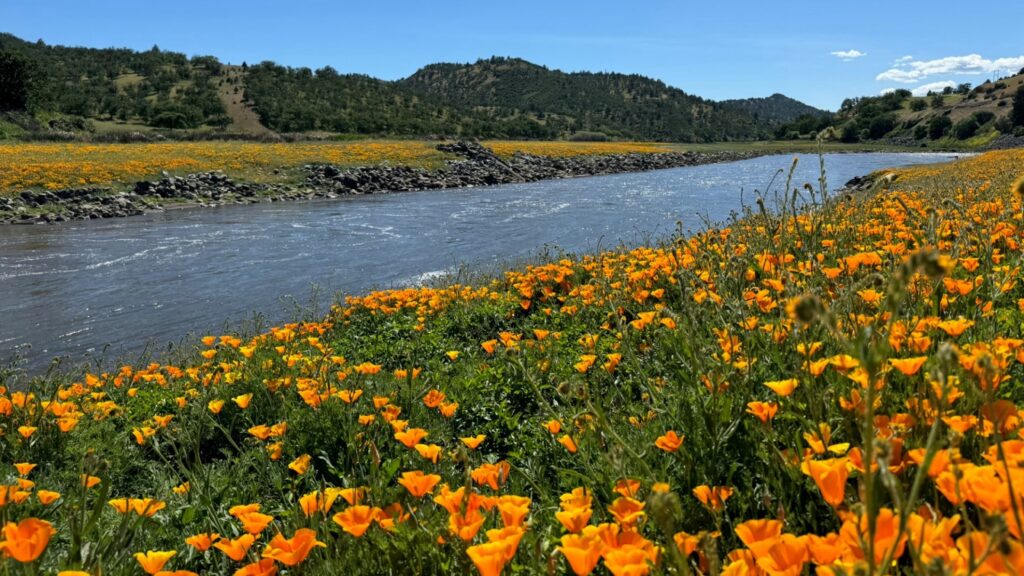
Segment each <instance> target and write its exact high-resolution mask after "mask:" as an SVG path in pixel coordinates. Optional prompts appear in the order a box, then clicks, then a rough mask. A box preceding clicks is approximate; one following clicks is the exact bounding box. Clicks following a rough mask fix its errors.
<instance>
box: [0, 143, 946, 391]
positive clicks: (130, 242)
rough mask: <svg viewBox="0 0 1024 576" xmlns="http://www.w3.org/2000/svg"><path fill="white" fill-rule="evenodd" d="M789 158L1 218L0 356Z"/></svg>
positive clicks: (214, 312)
mask: <svg viewBox="0 0 1024 576" xmlns="http://www.w3.org/2000/svg"><path fill="white" fill-rule="evenodd" d="M794 158H798V159H799V163H798V165H797V167H796V171H795V172H794V173H793V182H794V183H798V184H799V186H800V187H802V186H803V183H806V182H811V183H817V182H818V179H819V176H820V175H819V158H818V157H817V156H816V155H799V156H796V157H794V156H791V155H774V156H760V157H758V158H753V159H750V160H744V161H741V162H727V163H718V164H704V165H699V166H690V167H684V168H677V169H672V170H652V171H647V172H633V173H622V174H615V175H607V176H597V177H589V178H570V179H560V180H543V181H537V182H530V183H518V184H507V185H497V186H493V187H485V186H480V187H473V188H450V189H446V190H436V191H432V192H429V193H422V194H363V195H351V196H347V197H344V198H341V199H337V200H311V201H303V202H274V203H260V204H253V205H229V206H222V207H220V208H217V209H209V210H195V209H183V210H170V211H166V212H152V213H149V214H146V215H142V216H138V217H133V218H113V219H105V220H95V221H86V222H67V223H64V224H61V225H58V226H4V227H0V293H2V294H4V298H2V299H0V318H3V319H4V321H3V322H0V359H2V358H4V357H6V356H9V355H11V354H15V353H18V355H19V356H21V357H22V359H23V360H24V365H25V366H26V367H27V368H29V369H31V370H33V371H41V370H42V369H45V367H46V366H47V365H48V363H49V362H50V361H51V360H52V359H54V358H57V357H59V358H61V359H62V360H63V361H64V364H65V365H67V364H78V363H80V362H89V363H90V364H93V365H103V366H107V367H111V366H115V365H116V364H115V363H114V362H115V361H116V359H118V358H134V357H136V356H137V355H138V354H139V353H140V352H142V351H144V350H147V349H149V350H158V349H166V348H167V345H168V344H169V343H171V342H174V343H179V345H180V341H181V340H180V339H181V338H183V337H185V336H186V335H187V334H189V333H190V332H192V331H206V330H214V329H217V330H223V329H224V327H225V326H238V325H241V324H242V323H244V322H246V321H247V320H249V319H250V318H252V316H253V314H254V313H255V312H256V311H258V312H259V313H260V315H261V316H262V317H263V318H265V319H266V321H267V322H285V321H288V320H290V319H292V318H293V317H294V313H295V311H296V310H297V309H299V307H301V308H302V309H305V308H306V307H308V306H309V305H310V304H311V303H312V302H313V301H314V300H316V301H319V302H324V301H326V300H330V299H333V298H334V297H336V295H338V294H365V293H367V292H371V291H374V290H380V289H386V288H401V287H408V286H416V285H419V284H420V283H421V282H422V281H423V279H424V278H434V277H438V276H444V275H445V274H446V273H449V272H452V273H454V272H455V271H463V270H471V271H473V272H474V274H472V275H473V276H475V273H476V272H479V271H481V270H488V271H490V272H492V273H494V274H498V273H500V272H501V271H502V270H505V269H509V268H516V267H519V266H521V265H525V264H527V263H532V262H536V261H544V260H546V259H549V258H561V257H562V256H563V255H569V254H593V253H596V252H599V251H601V250H604V249H607V248H609V247H612V246H629V247H635V246H642V245H649V244H651V243H653V242H654V241H656V240H659V239H661V238H665V237H667V236H670V235H672V234H676V233H682V234H688V233H696V232H699V231H701V230H703V229H705V228H706V227H707V226H708V225H711V224H712V223H716V222H717V223H724V222H727V221H729V219H730V218H731V217H732V215H733V214H741V213H744V211H745V208H744V207H745V204H744V200H745V201H746V205H750V204H751V203H752V202H754V200H755V199H756V197H757V196H758V195H759V193H760V195H761V196H763V197H765V200H766V204H767V207H768V208H771V207H772V206H774V202H773V201H772V198H773V197H774V196H775V193H776V192H778V191H779V188H780V187H782V186H783V185H784V178H782V177H775V178H774V185H771V184H772V180H773V176H774V175H775V174H777V173H778V171H779V170H780V169H781V170H788V169H789V168H790V167H791V166H792V164H793V160H794ZM951 159H952V156H951V155H937V154H898V153H897V154H891V153H868V154H828V155H826V156H825V163H826V168H827V176H828V181H829V182H830V183H831V184H830V186H829V188H830V189H831V190H833V191H835V190H837V188H839V186H841V185H842V184H843V183H844V182H847V181H848V180H850V179H853V178H855V177H858V176H863V175H865V174H870V173H873V172H876V171H883V170H884V169H886V168H888V167H892V166H901V165H912V164H922V163H935V162H941V161H948V160H951ZM770 185H771V186H770ZM769 186H770V187H769ZM496 263H503V265H501V266H495V264H496ZM458 278H459V281H464V279H465V278H464V277H463V276H461V275H460V276H459V277H458ZM311 286H316V290H317V293H318V294H319V295H320V297H319V298H315V299H314V298H313V289H312V288H311ZM225 287H230V289H226V288H225ZM268 287H272V289H271V288H268Z"/></svg>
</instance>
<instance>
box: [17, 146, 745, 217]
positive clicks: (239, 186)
mask: <svg viewBox="0 0 1024 576" xmlns="http://www.w3.org/2000/svg"><path fill="white" fill-rule="evenodd" d="M438 149H439V150H441V151H442V152H447V153H450V154H453V155H455V156H457V157H458V158H459V159H457V160H450V161H448V162H447V163H446V165H445V166H444V167H443V168H440V169H437V170H426V169H422V168H414V167H410V166H368V167H359V168H339V167H336V166H331V165H323V164H316V165H308V166H305V167H303V170H304V172H305V177H304V179H303V181H302V182H301V183H300V184H297V185H284V184H251V183H241V182H236V181H234V180H232V179H231V178H229V177H227V176H225V175H224V174H221V173H219V172H205V173H199V174H190V175H188V176H170V175H166V174H165V175H164V176H163V177H161V178H160V179H158V180H154V181H142V182H137V183H136V184H135V185H134V186H133V187H131V188H130V189H128V190H114V189H110V188H82V189H67V190H56V191H25V192H22V193H21V194H18V195H15V196H10V197H6V198H3V197H0V224H3V223H6V224H34V223H57V222H66V221H70V220H89V219H97V218H116V217H124V216H135V215H138V214H144V213H146V212H152V211H160V210H166V209H168V208H171V207H180V206H220V205H225V204H250V203H255V202H277V201H287V200H302V199H314V198H337V197H339V196H345V195H353V194H383V193H389V192H409V191H413V190H437V189H442V188H462V187H469V186H490V185H494V184H511V183H516V182H535V181H537V180H549V179H556V178H573V177H578V176H598V175H606V174H619V173H623V172H642V171H646V170H659V169H664V168H678V167H681V166H695V165H698V164H711V163H716V162H731V161H735V160H743V159H746V158H752V157H754V156H756V155H757V154H756V153H753V152H707V153H698V152H663V153H650V154H615V155H606V156H569V157H547V156H533V155H529V154H516V155H514V156H512V157H511V158H507V159H502V158H500V157H498V156H497V155H495V154H494V153H493V152H492V151H491V150H489V149H488V148H485V147H484V146H481V145H480V144H477V143H475V142H454V143H446V144H440V145H438Z"/></svg>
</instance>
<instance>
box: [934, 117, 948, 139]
mask: <svg viewBox="0 0 1024 576" xmlns="http://www.w3.org/2000/svg"><path fill="white" fill-rule="evenodd" d="M952 127H953V121H952V120H950V119H949V118H948V117H947V116H936V117H934V118H932V119H931V120H929V121H928V137H929V138H931V139H932V140H938V139H939V138H942V137H943V136H945V135H946V132H948V131H949V129H950V128H952Z"/></svg>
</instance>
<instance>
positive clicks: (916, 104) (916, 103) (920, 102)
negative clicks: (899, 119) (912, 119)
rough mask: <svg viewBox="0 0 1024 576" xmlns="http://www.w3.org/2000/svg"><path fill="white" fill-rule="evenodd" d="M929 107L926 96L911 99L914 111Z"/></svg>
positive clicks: (911, 107)
mask: <svg viewBox="0 0 1024 576" xmlns="http://www.w3.org/2000/svg"><path fill="white" fill-rule="evenodd" d="M927 107H928V103H927V102H925V101H924V98H914V99H913V100H911V101H910V110H911V111H912V112H920V111H921V110H924V109H925V108H927Z"/></svg>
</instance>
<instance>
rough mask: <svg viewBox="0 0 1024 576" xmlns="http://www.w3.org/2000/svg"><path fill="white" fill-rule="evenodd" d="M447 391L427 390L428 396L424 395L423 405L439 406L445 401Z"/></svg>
mask: <svg viewBox="0 0 1024 576" xmlns="http://www.w3.org/2000/svg"><path fill="white" fill-rule="evenodd" d="M444 399H445V393H444V392H441V391H440V390H436V389H434V390H431V391H430V392H427V394H426V396H424V397H423V405H424V406H426V407H427V408H437V407H438V406H440V405H441V402H444Z"/></svg>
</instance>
